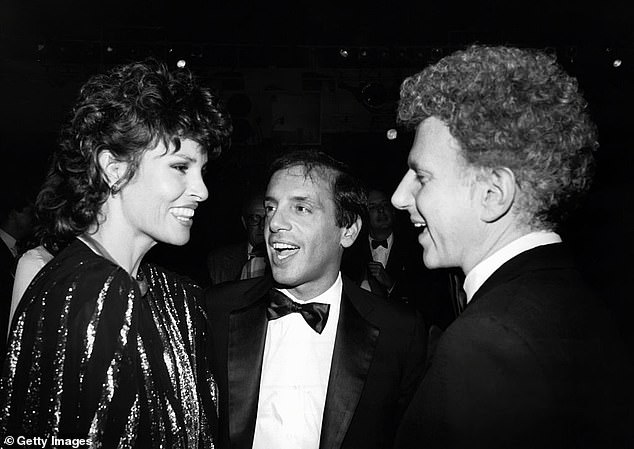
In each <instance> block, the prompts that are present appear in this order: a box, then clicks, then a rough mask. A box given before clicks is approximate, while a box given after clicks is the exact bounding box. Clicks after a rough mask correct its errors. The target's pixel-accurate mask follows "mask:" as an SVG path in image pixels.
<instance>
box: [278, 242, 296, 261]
mask: <svg viewBox="0 0 634 449" xmlns="http://www.w3.org/2000/svg"><path fill="white" fill-rule="evenodd" d="M272 246H273V249H274V250H275V251H277V257H278V258H279V259H286V258H287V257H289V256H291V255H293V254H295V252H297V250H299V247H298V246H295V245H289V244H288V243H273V245H272ZM287 251H288V252H287Z"/></svg>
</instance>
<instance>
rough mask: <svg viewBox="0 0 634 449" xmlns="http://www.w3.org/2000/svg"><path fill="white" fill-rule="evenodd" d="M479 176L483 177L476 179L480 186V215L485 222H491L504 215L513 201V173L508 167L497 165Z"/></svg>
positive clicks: (514, 191) (515, 185) (514, 186)
mask: <svg viewBox="0 0 634 449" xmlns="http://www.w3.org/2000/svg"><path fill="white" fill-rule="evenodd" d="M481 176H483V178H481V179H479V180H478V182H479V183H480V187H481V188H482V194H481V205H482V209H481V211H482V212H481V214H480V217H481V218H482V220H483V221H485V222H486V223H492V222H494V221H497V220H499V219H500V218H502V217H503V216H504V215H506V214H507V213H508V212H509V211H510V210H511V207H512V206H513V203H514V202H515V196H516V194H517V184H516V183H515V174H514V173H513V171H512V170H511V169H510V168H507V167H499V168H495V169H493V170H491V171H490V172H489V173H487V174H486V175H481Z"/></svg>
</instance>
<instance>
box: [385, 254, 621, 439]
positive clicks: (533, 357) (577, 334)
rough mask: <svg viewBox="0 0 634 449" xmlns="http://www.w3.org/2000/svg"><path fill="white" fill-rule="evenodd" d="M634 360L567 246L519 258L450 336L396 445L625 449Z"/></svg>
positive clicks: (458, 321)
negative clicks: (583, 277) (585, 280)
mask: <svg viewBox="0 0 634 449" xmlns="http://www.w3.org/2000/svg"><path fill="white" fill-rule="evenodd" d="M631 373H632V370H631V363H630V361H629V357H628V355H627V351H626V350H625V348H624V345H623V343H622V341H621V339H620V337H619V335H618V334H617V332H616V331H615V329H614V325H613V324H612V320H611V317H610V316H609V314H608V312H607V310H606V309H605V308H604V306H603V304H602V303H601V302H600V301H598V300H597V299H595V297H593V295H592V294H591V293H590V291H589V288H588V287H586V285H585V284H584V282H583V280H582V278H581V275H580V274H579V272H578V271H577V270H576V269H575V268H574V266H573V263H572V261H571V258H570V257H569V256H568V254H567V252H566V251H565V249H564V247H563V244H553V245H546V246H541V247H537V248H535V249H532V250H530V251H526V252H524V253H522V254H519V255H518V256H516V257H514V258H513V259H511V260H510V261H508V262H507V263H505V264H504V265H503V266H502V267H500V268H499V269H498V270H497V271H496V272H495V273H493V275H492V276H491V277H490V278H489V279H488V280H487V281H486V282H485V283H484V285H482V287H481V288H480V289H479V290H478V291H477V292H476V294H475V295H474V297H473V298H472V300H471V302H470V303H469V304H468V306H467V308H466V309H465V311H464V312H463V313H462V314H461V315H460V316H459V317H458V318H457V319H456V321H454V322H453V323H452V324H451V325H450V326H449V327H448V328H447V330H446V331H445V332H444V334H443V335H442V337H441V338H440V340H439V342H438V345H437V347H436V351H435V354H434V356H433V358H432V360H431V366H430V368H429V370H428V371H427V373H426V375H425V378H424V379H423V381H422V383H421V385H420V387H419V389H418V391H417V392H416V395H415V397H414V399H413V400H412V402H411V404H410V406H409V408H408V410H407V412H406V414H405V417H404V419H403V423H402V425H401V427H400V429H399V432H398V435H397V439H396V443H395V446H394V447H395V448H398V449H404V448H409V447H416V448H452V449H455V448H463V447H468V448H474V447H475V448H517V447H522V448H523V447H531V448H566V447H589V448H590V447H591V448H595V447H596V448H599V447H610V448H612V447H624V446H626V445H627V443H628V441H629V439H630V438H631V436H630V435H628V434H627V432H628V431H629V430H630V429H631V427H632V422H633V421H632V409H633V404H632V402H631V401H632V399H631V398H632V396H631V389H630V388H629V386H628V385H627V383H631V378H630V379H629V380H628V379H627V378H628V377H629V376H631Z"/></svg>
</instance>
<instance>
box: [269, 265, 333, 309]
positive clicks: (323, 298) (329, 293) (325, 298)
mask: <svg viewBox="0 0 634 449" xmlns="http://www.w3.org/2000/svg"><path fill="white" fill-rule="evenodd" d="M342 290H343V281H342V280H341V271H340V272H339V273H338V274H337V279H336V280H335V282H334V283H333V284H332V285H331V286H330V287H329V288H328V290H326V291H325V292H323V293H322V294H321V295H319V296H315V297H314V298H313V299H309V300H308V301H302V300H301V299H297V298H296V297H295V296H293V295H292V294H291V292H289V291H288V290H287V289H285V288H280V289H279V291H281V292H282V293H284V294H285V295H286V296H288V297H289V298H291V299H292V300H293V301H295V302H298V303H308V302H320V303H323V304H331V305H332V304H335V303H339V302H340V301H341V292H342Z"/></svg>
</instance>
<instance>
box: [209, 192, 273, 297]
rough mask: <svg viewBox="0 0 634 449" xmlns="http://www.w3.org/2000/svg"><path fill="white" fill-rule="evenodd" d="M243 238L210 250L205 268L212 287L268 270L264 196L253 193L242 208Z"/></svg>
mask: <svg viewBox="0 0 634 449" xmlns="http://www.w3.org/2000/svg"><path fill="white" fill-rule="evenodd" d="M241 220H242V225H243V226H244V229H245V231H246V239H245V240H244V241H241V242H238V243H230V244H228V245H223V246H220V247H218V248H215V249H214V250H212V251H210V252H209V254H208V256H207V268H208V269H209V277H210V279H211V285H215V284H219V283H221V282H227V281H235V280H238V279H251V278H254V277H260V276H264V273H265V271H266V267H267V260H266V250H265V249H264V193H263V192H262V191H254V192H252V193H250V194H248V196H247V200H246V201H245V202H244V204H243V206H242V216H241Z"/></svg>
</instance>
